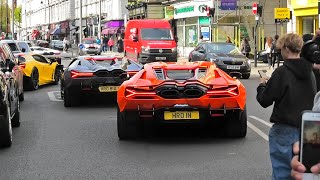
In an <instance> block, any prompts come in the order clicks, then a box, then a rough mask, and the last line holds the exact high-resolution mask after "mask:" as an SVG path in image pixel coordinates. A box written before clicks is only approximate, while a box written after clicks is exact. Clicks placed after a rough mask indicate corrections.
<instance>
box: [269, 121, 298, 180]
mask: <svg viewBox="0 0 320 180" xmlns="http://www.w3.org/2000/svg"><path fill="white" fill-rule="evenodd" d="M299 134H300V132H299V129H298V128H295V127H292V126H289V125H286V124H280V123H276V124H274V125H273V126H272V128H271V129H270V132H269V148H270V159H271V164H272V180H290V179H292V177H291V166H290V163H291V160H292V158H293V152H292V145H293V144H294V143H295V142H297V141H298V140H299Z"/></svg>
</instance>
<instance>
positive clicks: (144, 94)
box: [125, 89, 156, 98]
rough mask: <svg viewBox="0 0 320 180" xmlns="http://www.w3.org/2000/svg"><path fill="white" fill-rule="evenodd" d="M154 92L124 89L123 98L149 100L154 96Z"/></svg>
mask: <svg viewBox="0 0 320 180" xmlns="http://www.w3.org/2000/svg"><path fill="white" fill-rule="evenodd" d="M155 95H156V93H155V92H151V91H142V90H135V89H126V91H125V96H126V98H130V97H136V98H144V97H145V98H148V97H149V98H150V96H155Z"/></svg>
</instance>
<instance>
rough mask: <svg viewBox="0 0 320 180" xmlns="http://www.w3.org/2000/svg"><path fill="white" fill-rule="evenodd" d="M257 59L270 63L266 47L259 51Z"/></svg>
mask: <svg viewBox="0 0 320 180" xmlns="http://www.w3.org/2000/svg"><path fill="white" fill-rule="evenodd" d="M257 60H258V61H262V62H264V63H268V57H267V51H266V50H265V49H263V50H261V51H259V52H258V53H257Z"/></svg>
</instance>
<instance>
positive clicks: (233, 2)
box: [221, 0, 237, 10]
mask: <svg viewBox="0 0 320 180" xmlns="http://www.w3.org/2000/svg"><path fill="white" fill-rule="evenodd" d="M236 9H237V0H221V10H236Z"/></svg>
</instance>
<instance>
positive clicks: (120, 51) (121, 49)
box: [117, 36, 123, 53]
mask: <svg viewBox="0 0 320 180" xmlns="http://www.w3.org/2000/svg"><path fill="white" fill-rule="evenodd" d="M117 48H118V53H122V52H123V40H122V38H121V36H119V37H118V41H117Z"/></svg>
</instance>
